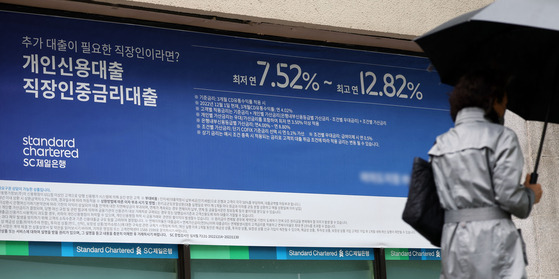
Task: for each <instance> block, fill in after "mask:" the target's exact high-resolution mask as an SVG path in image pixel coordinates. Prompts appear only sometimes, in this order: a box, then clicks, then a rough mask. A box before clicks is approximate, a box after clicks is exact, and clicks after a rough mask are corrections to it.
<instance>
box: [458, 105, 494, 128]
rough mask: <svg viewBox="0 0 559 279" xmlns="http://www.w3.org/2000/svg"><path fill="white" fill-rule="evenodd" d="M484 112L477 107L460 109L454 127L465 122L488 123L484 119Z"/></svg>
mask: <svg viewBox="0 0 559 279" xmlns="http://www.w3.org/2000/svg"><path fill="white" fill-rule="evenodd" d="M484 115H485V112H484V111H483V109H481V108H478V107H468V108H463V109H461V110H460V111H459V112H458V114H457V115H456V122H455V123H456V125H455V126H458V125H460V124H462V123H466V122H490V121H489V120H487V118H485V116H484Z"/></svg>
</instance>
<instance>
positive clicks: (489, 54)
mask: <svg viewBox="0 0 559 279" xmlns="http://www.w3.org/2000/svg"><path fill="white" fill-rule="evenodd" d="M415 42H416V43H417V44H419V46H421V48H422V49H423V51H424V52H425V54H426V55H427V57H429V59H430V60H431V63H432V64H433V66H434V67H435V69H436V70H437V72H438V74H439V76H440V77H441V82H443V83H446V84H449V85H455V84H456V82H457V81H458V79H459V78H460V77H461V76H462V75H463V74H465V73H466V72H468V71H469V70H470V69H472V68H474V67H484V66H485V67H492V68H496V69H500V70H506V71H509V72H510V73H511V74H513V75H515V77H516V78H515V84H514V86H513V87H512V88H513V89H515V90H514V91H515V92H509V107H508V108H509V110H511V111H513V112H515V113H516V114H518V115H519V116H521V117H522V118H524V119H526V120H535V121H546V114H547V107H548V105H549V104H550V102H551V99H553V96H552V95H553V94H550V93H555V92H554V91H556V88H555V86H556V85H555V84H554V83H553V81H554V80H555V79H556V77H557V73H558V71H557V70H558V68H557V65H559V56H558V55H557V54H558V52H559V1H557V0H500V1H499V0H498V1H496V2H494V3H492V4H490V5H488V6H486V7H485V8H482V9H479V10H476V11H473V12H470V13H466V14H464V15H461V16H459V17H456V18H454V19H452V20H450V21H448V22H446V23H444V24H442V25H440V26H438V27H437V28H435V29H433V30H431V31H429V32H427V33H426V34H424V35H422V36H421V37H419V38H417V39H415ZM554 99H555V100H554V104H555V105H559V98H554ZM547 121H549V122H553V123H559V110H556V111H551V114H550V115H549V117H548V119H547Z"/></svg>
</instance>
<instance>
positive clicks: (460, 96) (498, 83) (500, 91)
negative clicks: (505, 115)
mask: <svg viewBox="0 0 559 279" xmlns="http://www.w3.org/2000/svg"><path fill="white" fill-rule="evenodd" d="M506 82H507V80H506V78H505V76H504V75H502V74H498V73H495V72H489V71H472V72H470V73H467V74H465V75H463V76H462V77H461V78H460V80H459V81H458V83H457V84H456V86H454V90H453V91H452V92H451V93H450V98H449V102H450V116H451V117H452V121H456V115H457V114H458V112H459V111H460V110H461V109H463V108H467V107H478V108H481V109H483V110H484V111H485V117H486V118H487V119H489V120H490V121H493V122H495V123H498V121H499V117H498V115H497V113H496V112H495V110H494V109H493V103H494V101H495V100H497V101H498V102H501V101H502V100H503V98H504V97H505V85H506Z"/></svg>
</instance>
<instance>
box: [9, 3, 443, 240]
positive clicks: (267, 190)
mask: <svg viewBox="0 0 559 279" xmlns="http://www.w3.org/2000/svg"><path fill="white" fill-rule="evenodd" d="M0 25H1V26H2V29H1V31H0V32H1V34H2V44H1V45H0V47H1V51H0V61H2V62H1V64H0V205H1V208H2V210H1V214H0V222H1V223H2V226H1V228H0V239H2V240H18V241H61V242H114V243H123V242H124V243H167V244H180V243H184V244H213V245H245V246H283V247H385V246H389V247H410V248H413V247H428V246H429V244H428V242H426V241H425V240H423V238H422V237H421V236H419V235H418V234H416V233H415V232H414V231H413V230H412V229H411V228H410V227H408V226H407V225H405V224H404V223H403V222H402V221H401V211H402V208H403V205H404V203H405V199H406V195H407V191H408V185H407V184H408V182H409V172H410V169H411V162H412V159H413V157H414V156H421V157H426V156H427V151H428V149H429V147H430V146H431V145H432V144H433V142H434V140H435V137H436V136H437V135H438V134H440V133H442V132H444V131H446V130H447V129H448V128H449V127H450V126H451V120H450V117H449V112H448V104H447V93H448V91H449V90H450V88H449V87H447V86H444V85H442V84H440V82H439V78H438V75H437V73H436V72H434V71H429V70H428V69H429V61H428V60H427V59H426V58H423V57H415V56H409V55H399V54H388V53H379V52H371V51H359V50H351V49H341V48H333V47H324V46H316V45H305V44H295V43H287V42H275V41H266V40H257V39H250V38H242V37H234V36H224V35H217V34H208V33H198V32H190V31H181V30H173V29H164V28H154V27H148V26H140V25H131V24H122V23H111V22H101V21H93V20H84V19H72V18H63V17H55V16H45V15H33V14H23V13H14V12H1V11H0Z"/></svg>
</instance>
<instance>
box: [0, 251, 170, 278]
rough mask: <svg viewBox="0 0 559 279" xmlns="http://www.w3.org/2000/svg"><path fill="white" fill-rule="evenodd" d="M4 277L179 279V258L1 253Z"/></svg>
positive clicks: (0, 266) (0, 258) (1, 268)
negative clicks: (79, 256)
mask: <svg viewBox="0 0 559 279" xmlns="http://www.w3.org/2000/svg"><path fill="white" fill-rule="evenodd" d="M0 270H1V274H2V275H1V277H2V278H17V279H35V278H41V279H75V278H80V279H99V278H103V279H176V278H177V260H176V259H123V258H73V257H34V256H0Z"/></svg>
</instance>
